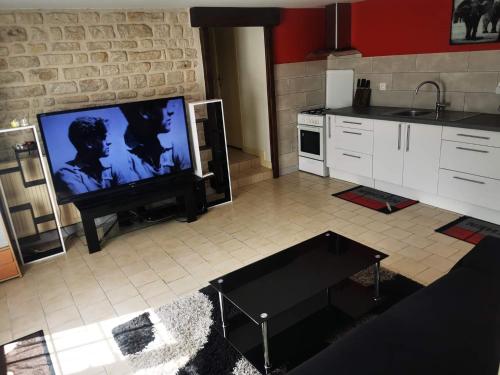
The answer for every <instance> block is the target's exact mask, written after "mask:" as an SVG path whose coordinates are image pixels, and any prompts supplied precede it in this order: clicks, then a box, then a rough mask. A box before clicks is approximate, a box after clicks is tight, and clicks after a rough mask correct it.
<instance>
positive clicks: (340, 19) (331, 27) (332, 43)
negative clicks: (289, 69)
mask: <svg viewBox="0 0 500 375" xmlns="http://www.w3.org/2000/svg"><path fill="white" fill-rule="evenodd" d="M325 10H326V12H325V13H326V48H325V49H321V50H317V51H314V52H313V53H312V54H311V56H314V57H320V56H323V57H326V56H330V55H333V56H345V55H355V54H358V53H359V51H357V50H355V49H352V48H351V4H350V3H335V4H330V5H327V6H326V7H325Z"/></svg>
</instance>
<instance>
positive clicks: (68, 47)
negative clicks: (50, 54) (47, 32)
mask: <svg viewBox="0 0 500 375" xmlns="http://www.w3.org/2000/svg"><path fill="white" fill-rule="evenodd" d="M79 50H80V43H78V42H56V43H54V44H52V51H59V52H65V51H79Z"/></svg>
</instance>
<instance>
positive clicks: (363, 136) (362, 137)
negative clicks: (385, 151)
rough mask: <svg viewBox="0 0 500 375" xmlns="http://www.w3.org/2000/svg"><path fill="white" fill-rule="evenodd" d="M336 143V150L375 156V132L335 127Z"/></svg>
mask: <svg viewBox="0 0 500 375" xmlns="http://www.w3.org/2000/svg"><path fill="white" fill-rule="evenodd" d="M333 136H334V143H335V147H336V148H341V149H344V150H351V151H357V152H361V153H363V154H370V155H371V154H373V132H372V131H367V130H362V129H351V128H344V127H341V126H338V125H337V126H335V129H334V133H333Z"/></svg>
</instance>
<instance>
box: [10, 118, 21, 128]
mask: <svg viewBox="0 0 500 375" xmlns="http://www.w3.org/2000/svg"><path fill="white" fill-rule="evenodd" d="M10 127H11V128H18V127H19V121H17V120H16V119H14V120H12V121H11V122H10Z"/></svg>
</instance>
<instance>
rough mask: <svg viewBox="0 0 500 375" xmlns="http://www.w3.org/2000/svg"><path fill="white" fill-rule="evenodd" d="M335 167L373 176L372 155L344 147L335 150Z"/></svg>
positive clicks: (360, 174)
mask: <svg viewBox="0 0 500 375" xmlns="http://www.w3.org/2000/svg"><path fill="white" fill-rule="evenodd" d="M333 163H334V164H333V168H334V169H338V170H339V171H344V172H348V173H351V174H355V175H358V176H364V177H369V178H372V156H371V155H366V154H362V153H359V152H354V151H347V150H342V149H335V150H334V157H333Z"/></svg>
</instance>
